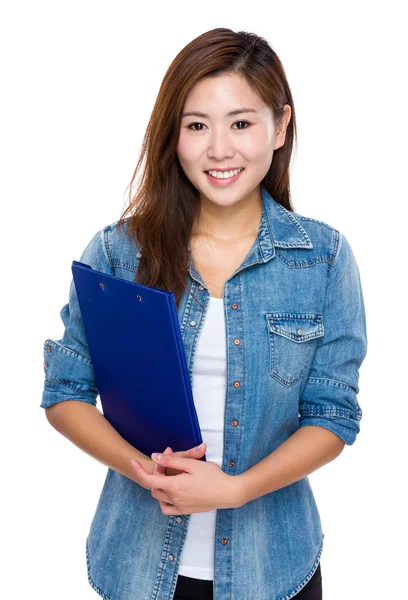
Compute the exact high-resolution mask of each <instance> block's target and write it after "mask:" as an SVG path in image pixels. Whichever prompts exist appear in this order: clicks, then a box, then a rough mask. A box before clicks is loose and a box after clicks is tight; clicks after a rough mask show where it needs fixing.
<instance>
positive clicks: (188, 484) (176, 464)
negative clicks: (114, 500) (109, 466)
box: [131, 443, 239, 515]
mask: <svg viewBox="0 0 408 600" xmlns="http://www.w3.org/2000/svg"><path fill="white" fill-rule="evenodd" d="M205 450H206V444H205V443H204V445H203V448H202V449H201V451H200V452H197V451H195V449H191V450H189V451H187V455H188V456H191V457H192V456H194V455H195V456H197V458H186V457H185V456H180V454H179V453H173V451H172V449H171V448H169V447H168V448H166V450H165V451H164V453H163V454H162V455H161V460H159V459H158V456H159V455H158V454H157V453H153V454H152V460H153V461H154V462H155V463H156V466H155V469H154V472H153V473H149V472H147V471H146V469H145V468H144V467H143V466H142V465H141V464H140V463H139V462H138V461H137V460H135V461H131V462H132V465H133V468H134V471H135V473H136V478H137V480H138V482H140V485H142V486H143V487H145V488H147V489H151V494H152V496H153V498H156V499H157V500H159V501H160V508H161V510H162V512H163V513H164V514H166V515H186V514H192V513H198V512H207V511H210V510H214V509H218V508H235V507H237V506H239V504H238V503H237V498H238V495H237V494H236V485H235V484H236V481H237V478H236V477H234V476H231V475H227V474H226V473H224V472H223V470H222V469H221V468H220V467H219V466H218V465H217V463H215V462H212V461H201V460H198V459H199V458H201V457H202V456H203V455H204V454H205ZM183 454H185V453H184V452H183ZM170 473H176V474H170Z"/></svg>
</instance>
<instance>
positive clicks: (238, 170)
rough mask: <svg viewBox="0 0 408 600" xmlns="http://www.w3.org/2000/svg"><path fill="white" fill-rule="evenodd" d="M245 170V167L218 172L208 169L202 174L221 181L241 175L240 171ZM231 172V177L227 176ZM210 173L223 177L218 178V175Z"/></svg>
mask: <svg viewBox="0 0 408 600" xmlns="http://www.w3.org/2000/svg"><path fill="white" fill-rule="evenodd" d="M244 170H245V167H238V168H237V169H228V170H227V171H218V170H217V169H209V170H208V171H204V173H206V174H207V175H209V176H210V177H213V178H214V179H219V180H221V181H222V180H223V179H232V178H233V177H236V176H237V175H239V174H240V173H242V171H244ZM235 171H237V172H235ZM231 172H232V175H229V173H231ZM212 173H223V175H222V176H221V177H218V175H212ZM225 173H228V175H227V177H225V176H224V174H225Z"/></svg>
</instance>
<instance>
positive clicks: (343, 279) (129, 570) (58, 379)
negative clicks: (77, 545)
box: [40, 185, 367, 600]
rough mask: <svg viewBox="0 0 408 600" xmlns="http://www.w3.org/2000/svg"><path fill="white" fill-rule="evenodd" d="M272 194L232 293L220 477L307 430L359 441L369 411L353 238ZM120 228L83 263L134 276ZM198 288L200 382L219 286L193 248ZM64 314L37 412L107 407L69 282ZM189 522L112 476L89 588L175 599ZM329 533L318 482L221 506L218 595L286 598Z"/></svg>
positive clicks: (192, 332)
mask: <svg viewBox="0 0 408 600" xmlns="http://www.w3.org/2000/svg"><path fill="white" fill-rule="evenodd" d="M261 197H262V217H261V222H260V226H259V231H258V236H257V238H256V239H255V241H254V243H253V246H252V248H251V250H250V251H249V252H248V254H247V256H246V257H245V259H244V261H243V262H242V264H241V265H240V267H238V269H237V270H236V271H235V273H234V274H233V275H231V277H230V278H229V279H228V280H227V281H226V283H225V286H224V314H225V335H226V347H227V373H226V397H225V415H224V446H223V461H222V470H223V471H224V472H225V473H228V474H229V475H232V476H235V475H239V474H241V473H243V472H245V471H247V470H248V469H250V468H251V467H252V466H254V465H256V464H257V463H258V462H259V461H261V460H262V459H263V458H265V457H266V456H268V455H269V454H270V453H271V452H273V451H274V450H275V449H276V448H277V447H278V446H279V445H280V444H282V443H283V442H284V441H285V440H287V439H288V438H289V437H290V436H291V435H292V434H293V433H295V431H297V429H298V428H299V427H305V426H308V425H315V426H318V427H324V428H326V429H329V430H330V431H332V432H334V433H335V434H336V435H337V436H339V437H340V438H341V439H342V440H343V441H344V442H345V443H346V444H348V445H351V444H353V443H354V441H355V439H356V436H357V434H358V432H359V430H360V420H361V417H362V410H361V408H360V406H359V404H358V402H357V398H356V396H357V394H358V392H359V387H358V379H359V367H360V365H361V363H362V361H363V359H364V357H365V355H366V351H367V336H366V318H365V310H364V302H363V295H362V289H361V282H360V275H359V270H358V267H357V264H356V260H355V257H354V255H353V252H352V249H351V247H350V244H349V242H348V241H347V239H346V237H345V236H344V234H342V233H340V232H339V231H338V230H336V229H335V228H333V227H331V226H330V225H328V224H326V223H323V222H321V221H317V220H316V219H312V218H307V217H304V216H301V215H299V214H297V213H293V212H291V211H288V210H286V209H285V208H283V207H282V206H281V205H280V204H279V203H278V202H277V201H276V200H275V199H274V198H273V197H272V196H271V195H270V194H269V192H268V191H267V190H266V188H265V187H264V186H263V185H261ZM117 223H118V222H115V223H112V224H111V225H107V226H106V227H104V228H103V229H102V230H100V231H98V232H97V233H96V234H95V236H94V237H93V238H92V239H91V241H90V242H89V244H88V246H87V247H86V248H85V250H84V251H83V253H82V255H81V258H80V260H81V262H85V263H87V264H89V265H91V266H92V267H93V268H94V269H97V270H99V271H102V272H104V273H109V274H111V275H113V276H115V277H121V278H123V279H127V280H132V281H133V280H134V276H135V272H136V270H137V267H138V262H139V259H140V256H141V253H140V248H139V247H138V246H137V245H136V243H135V242H134V241H133V240H132V239H131V238H130V236H128V234H127V232H125V235H122V234H119V231H118V224H117ZM188 289H189V291H190V292H192V293H193V294H194V295H195V296H196V297H197V298H198V299H199V301H200V303H201V304H202V305H203V307H204V308H202V307H201V306H200V303H199V302H197V301H196V300H194V298H192V296H191V295H190V294H189V293H188V290H185V292H184V293H183V297H182V299H181V302H180V305H179V308H178V318H179V324H180V329H181V333H182V339H183V343H184V349H185V354H186V359H187V364H188V367H189V374H190V378H191V383H192V373H193V363H194V353H195V349H196V346H197V341H198V337H199V335H200V331H201V329H202V326H203V322H204V319H205V315H206V311H207V308H208V305H209V298H210V292H209V290H208V288H207V287H206V284H205V282H204V281H203V280H202V278H201V276H200V274H199V273H198V271H197V270H196V268H195V266H194V261H193V260H192V256H191V253H190V262H189V275H188ZM60 314H61V319H62V321H63V324H64V326H65V330H64V333H63V337H62V339H60V340H52V339H47V340H46V341H45V343H44V373H45V382H44V390H43V396H42V403H41V405H40V406H41V407H42V408H46V407H48V406H51V405H52V404H55V403H56V402H62V401H64V400H78V401H82V402H89V403H90V404H93V405H96V399H97V396H98V389H97V385H96V382H95V378H94V371H93V367H92V362H91V359H90V353H89V349H88V345H87V341H86V336H85V331H84V327H83V322H82V319H81V314H80V309H79V305H78V300H77V296H76V292H75V287H74V285H73V281H72V280H71V286H70V290H69V302H68V304H66V305H65V306H64V307H63V308H62V309H61V313H60ZM158 369H160V365H158ZM237 382H239V385H238V384H237ZM204 441H205V440H204ZM162 450H164V448H157V451H162ZM129 458H130V457H129ZM189 517H190V515H188V514H187V515H165V514H163V513H162V512H161V509H160V505H159V501H158V500H157V499H155V498H153V497H152V495H151V492H150V490H147V489H145V488H143V487H141V486H139V485H138V484H137V483H135V482H134V481H132V480H130V479H129V478H127V477H125V476H123V475H121V474H120V473H118V472H117V471H115V470H113V469H110V468H109V469H108V471H107V474H106V479H105V482H104V485H103V488H102V490H101V494H100V498H99V501H98V504H97V507H96V511H95V515H94V517H93V520H92V523H91V525H90V530H89V533H88V536H87V539H86V544H84V546H85V547H84V559H85V557H86V563H87V569H88V580H89V583H90V585H91V586H92V587H93V589H94V590H95V591H96V592H97V593H98V594H99V595H100V596H102V597H103V598H105V599H107V600H171V599H172V598H173V594H174V591H175V587H176V583H177V575H178V566H179V560H180V555H181V551H182V548H183V543H184V540H185V536H186V532H187V527H188V523H189ZM323 538H324V533H323V531H322V525H321V521H320V516H319V512H318V508H317V506H316V502H315V498H314V495H313V492H312V489H311V486H310V482H309V479H308V477H304V478H302V479H300V480H299V481H297V482H295V483H293V484H291V485H287V486H285V487H283V488H281V489H278V490H276V491H274V492H271V493H268V494H265V495H263V496H261V497H259V498H256V499H254V500H251V501H250V502H247V503H246V504H244V505H243V506H240V507H238V508H227V509H225V508H224V509H219V510H217V518H216V530H215V548H214V588H213V589H214V598H215V600H225V599H227V598H228V599H233V600H250V599H254V598H256V599H257V600H289V598H292V597H293V596H294V595H295V594H297V593H298V592H299V591H300V590H301V589H302V588H303V587H304V586H305V585H306V584H307V583H308V581H309V580H310V579H311V577H312V575H313V574H314V572H315V570H316V568H317V567H318V564H319V560H320V557H321V553H322V549H323Z"/></svg>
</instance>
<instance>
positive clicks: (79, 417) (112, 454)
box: [45, 400, 155, 483]
mask: <svg viewBox="0 0 408 600" xmlns="http://www.w3.org/2000/svg"><path fill="white" fill-rule="evenodd" d="M45 413H46V415H47V419H48V421H49V422H50V423H51V425H52V426H53V427H54V429H56V430H57V431H58V432H59V433H61V434H62V435H63V436H64V437H66V438H67V439H69V440H70V441H71V442H72V443H73V444H75V445H76V446H78V448H80V449H81V450H83V451H84V452H86V453H87V454H89V455H90V456H93V458H96V460H98V461H99V462H101V463H103V464H104V465H106V466H107V467H110V468H111V469H114V470H115V471H118V473H121V474H122V475H125V477H128V478H129V479H131V480H132V481H134V482H135V483H139V481H138V479H137V477H136V474H135V471H134V469H133V467H132V465H131V464H130V459H135V460H138V461H139V462H140V463H141V464H142V465H143V467H144V468H145V469H146V471H148V472H149V473H153V471H154V467H155V463H154V462H153V461H152V459H151V458H149V457H148V456H146V454H143V453H142V452H140V451H139V450H136V448H134V447H133V446H132V445H131V444H129V443H128V442H127V441H126V440H125V439H124V438H123V437H122V436H121V435H120V434H119V433H118V432H117V431H116V429H115V428H114V427H112V425H111V424H110V423H109V421H108V420H107V419H105V417H104V416H103V414H102V413H101V412H100V410H99V409H98V408H96V406H94V405H93V404H90V403H88V402H81V401H80V400H64V401H63V402H58V403H57V404H54V405H52V406H50V407H48V408H46V409H45Z"/></svg>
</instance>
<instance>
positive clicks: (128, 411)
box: [71, 260, 207, 461]
mask: <svg viewBox="0 0 408 600" xmlns="http://www.w3.org/2000/svg"><path fill="white" fill-rule="evenodd" d="M71 269H72V274H73V278H74V285H75V289H76V292H77V297H78V302H79V307H80V310H81V315H82V320H83V323H84V328H85V334H86V338H87V342H88V346H89V351H90V355H91V360H92V364H93V368H94V373H95V379H96V384H97V387H98V391H99V396H100V400H101V404H102V409H103V415H104V417H105V418H106V419H107V420H108V421H109V423H110V424H111V425H112V426H113V427H114V428H115V429H116V431H118V433H119V434H120V435H121V436H122V437H123V438H124V439H125V440H126V441H128V442H129V443H130V444H132V446H134V447H135V448H136V449H137V450H140V452H143V453H144V454H146V455H147V456H149V457H150V455H151V453H152V452H164V450H165V449H166V447H167V446H170V447H171V448H172V450H173V451H174V452H177V451H181V450H187V449H189V448H193V447H194V446H197V445H199V444H201V442H202V441H203V439H202V437H201V430H200V426H199V422H198V416H197V412H196V409H195V406H194V399H193V393H192V389H191V384H190V378H189V373H188V366H187V361H186V356H185V352H184V345H183V341H182V338H181V331H180V326H179V321H178V316H177V307H176V303H175V298H174V293H173V292H167V291H165V290H160V289H158V288H154V287H147V286H144V285H142V284H140V283H136V282H134V281H128V280H125V279H121V278H119V277H114V276H112V275H108V274H106V273H101V272H100V271H96V270H95V269H93V268H92V267H91V266H90V265H87V264H85V263H82V262H79V261H76V260H74V261H73V262H72V267H71ZM200 460H205V461H206V460H207V459H206V456H205V455H204V456H203V457H202V459H200Z"/></svg>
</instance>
